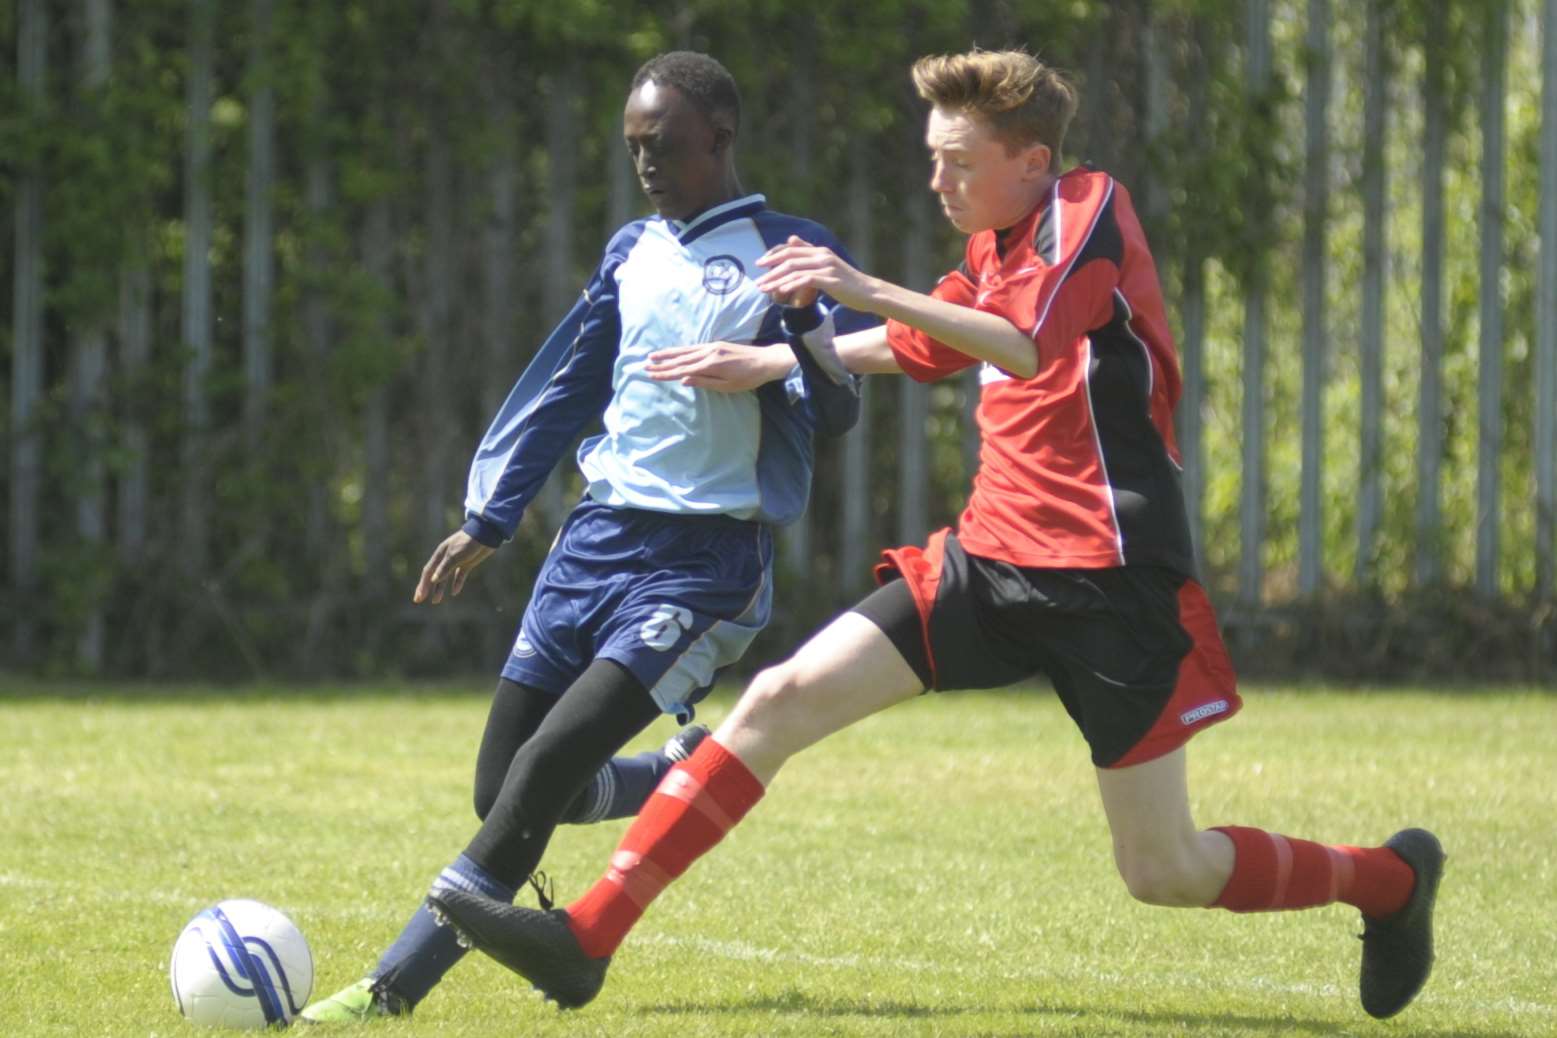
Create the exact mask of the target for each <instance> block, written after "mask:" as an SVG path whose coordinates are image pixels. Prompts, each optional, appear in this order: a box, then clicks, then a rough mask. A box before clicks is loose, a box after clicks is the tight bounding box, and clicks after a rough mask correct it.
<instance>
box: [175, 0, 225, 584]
mask: <svg viewBox="0 0 1557 1038" xmlns="http://www.w3.org/2000/svg"><path fill="white" fill-rule="evenodd" d="M215 15H216V10H215V3H214V0H190V7H189V36H190V40H189V81H188V84H187V96H188V109H189V112H188V117H189V125H188V128H187V130H186V131H185V134H186V135H185V145H184V146H185V153H184V289H183V294H184V300H183V319H182V328H181V334H182V338H183V342H184V349H185V351H186V359H185V363H184V423H183V430H182V435H183V444H182V448H181V452H180V453H181V457H182V460H183V465H182V471H181V472H180V473H179V476H180V480H181V487H180V489H181V499H182V523H181V528H182V533H181V537H180V544H179V550H178V552H177V554H178V557H179V559H180V562H181V565H182V566H183V570H184V573H185V575H186V576H189V577H191V578H194V579H199V578H200V577H201V576H202V575H203V574H204V571H205V567H206V554H207V539H208V529H207V526H208V518H207V505H208V493H209V489H210V483H211V480H210V463H209V460H208V455H209V444H208V442H207V438H208V436H209V435H210V405H209V402H208V398H207V389H206V386H207V382H208V380H209V379H210V374H211V263H210V252H211V233H212V232H211V176H210V173H211V62H212V49H213V43H212V37H213V34H214V25H213V22H214V19H215Z"/></svg>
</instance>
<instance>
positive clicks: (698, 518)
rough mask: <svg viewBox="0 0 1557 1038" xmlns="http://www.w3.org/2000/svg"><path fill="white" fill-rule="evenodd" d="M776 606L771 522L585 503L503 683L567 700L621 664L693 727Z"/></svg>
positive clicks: (567, 529)
mask: <svg viewBox="0 0 1557 1038" xmlns="http://www.w3.org/2000/svg"><path fill="white" fill-rule="evenodd" d="M772 610H773V536H772V532H771V531H770V530H769V528H768V527H767V525H765V524H763V523H758V522H751V521H748V520H743V519H734V518H731V517H730V516H725V515H679V514H670V513H664V512H647V511H641V510H638V509H631V508H614V507H611V506H609V505H602V504H600V503H598V502H596V501H591V500H588V499H586V500H585V501H583V502H582V503H581V504H580V505H579V506H578V507H577V508H575V509H574V510H573V512H572V514H571V515H569V516H568V518H567V521H566V522H564V523H563V524H562V529H561V531H560V532H559V533H558V534H557V543H556V544H554V545H553V546H552V549H551V554H549V555H548V556H547V557H546V562H545V563H544V564H543V565H542V566H541V572H540V574H539V576H537V577H536V579H535V590H534V592H533V593H532V594H531V596H530V604H529V607H528V608H527V609H526V610H525V613H524V619H523V620H522V621H521V622H520V624H519V635H518V637H517V638H516V639H515V640H514V647H513V651H512V652H511V653H510V654H509V657H508V661H507V663H506V664H505V665H504V666H503V677H505V678H508V679H509V680H510V681H516V682H519V683H520V684H524V685H529V686H531V687H532V688H538V689H540V690H541V691H543V692H551V693H553V694H555V695H559V696H560V695H561V694H562V693H563V692H565V691H566V690H567V688H568V686H569V685H571V684H572V683H573V682H574V681H575V680H576V679H577V678H578V676H579V675H580V674H582V673H583V672H584V669H585V668H586V667H588V666H589V664H590V663H592V662H593V661H595V660H597V659H602V658H604V659H610V660H615V661H616V662H618V663H620V664H621V665H622V666H624V667H626V668H627V669H628V670H630V671H632V673H633V676H634V677H636V678H637V679H638V680H639V681H641V682H642V683H643V685H644V687H645V688H647V689H648V690H649V693H650V694H651V695H652V696H653V697H654V701H655V702H656V703H658V704H659V707H660V709H661V710H663V711H665V712H666V713H668V714H675V715H677V716H678V717H680V718H682V719H683V723H685V721H686V720H688V719H690V718H691V716H692V706H693V704H694V703H696V702H697V701H698V700H700V699H702V698H703V696H705V695H707V694H708V690H709V688H711V687H712V686H713V683H714V677H715V675H716V674H717V672H718V671H719V669H720V668H722V667H726V666H729V665H730V664H731V663H734V662H735V661H736V660H738V659H740V658H741V655H742V654H743V653H745V651H746V649H747V647H748V646H749V645H751V642H752V639H753V638H755V637H756V636H757V633H758V632H759V631H761V630H762V628H763V627H764V626H766V625H767V622H768V618H769V616H770V615H771V614H772Z"/></svg>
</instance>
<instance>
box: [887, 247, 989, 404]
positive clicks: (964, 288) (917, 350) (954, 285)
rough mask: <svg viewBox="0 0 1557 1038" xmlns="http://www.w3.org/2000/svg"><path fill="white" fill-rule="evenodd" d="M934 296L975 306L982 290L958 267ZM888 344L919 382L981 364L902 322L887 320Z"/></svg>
mask: <svg viewBox="0 0 1557 1038" xmlns="http://www.w3.org/2000/svg"><path fill="white" fill-rule="evenodd" d="M930 295H931V296H932V297H933V298H935V299H940V300H943V301H944V302H948V303H955V304H957V305H958V306H972V305H973V304H974V300H975V298H976V297H977V295H978V291H977V289H975V288H974V287H973V282H972V281H969V280H968V278H967V275H965V274H963V273H962V271H960V270H954V271H952V272H951V273H950V274H947V275H946V276H945V277H943V278H941V280H940V282H939V283H938V284H937V285H936V286H935V288H934V289H932V290H931V292H930ZM887 345H888V346H890V347H891V348H892V355H893V356H894V357H895V358H896V359H897V362H898V365H899V366H900V367H901V368H902V369H903V372H904V373H905V374H907V375H908V377H909V378H911V379H914V380H915V381H916V382H935V381H937V380H938V379H943V378H945V377H946V376H948V375H955V374H956V373H957V372H959V371H962V370H963V369H964V368H970V367H972V366H973V365H975V364H977V363H978V360H977V359H976V358H973V357H970V356H968V355H967V354H966V353H959V352H958V351H957V350H954V349H952V348H951V347H950V346H947V345H946V344H944V343H942V342H938V341H937V340H935V339H932V338H930V336H928V335H926V334H925V333H924V332H922V331H920V330H919V329H918V328H915V327H913V326H911V325H907V324H904V323H902V322H901V321H892V320H889V321H887Z"/></svg>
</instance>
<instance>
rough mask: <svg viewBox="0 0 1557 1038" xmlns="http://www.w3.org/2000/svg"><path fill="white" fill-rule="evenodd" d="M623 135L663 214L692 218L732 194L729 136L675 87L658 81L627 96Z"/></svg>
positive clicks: (640, 176)
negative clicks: (729, 191)
mask: <svg viewBox="0 0 1557 1038" xmlns="http://www.w3.org/2000/svg"><path fill="white" fill-rule="evenodd" d="M622 136H623V138H624V139H625V140H626V142H627V154H628V155H629V156H630V157H631V158H632V160H633V168H634V169H635V170H636V171H637V173H638V182H639V183H640V184H641V185H642V186H643V191H644V193H645V194H646V195H648V196H649V201H650V202H653V203H654V208H655V209H657V210H658V211H659V214H660V215H661V216H664V217H666V218H667V219H671V220H687V219H690V218H691V217H693V216H696V215H697V214H698V213H700V212H702V211H703V210H704V209H707V208H709V207H710V206H713V205H717V204H718V203H720V202H722V201H725V200H726V198H725V196H726V195H727V194H728V180H729V178H728V176H727V173H728V169H729V155H730V137H731V134H730V133H729V131H728V130H725V129H722V128H720V127H716V126H715V125H714V124H713V123H712V122H711V121H710V120H709V119H708V118H707V117H706V116H704V115H703V113H702V112H699V111H698V110H697V108H696V107H695V106H694V105H693V104H692V102H691V101H688V100H687V98H686V96H685V95H684V94H682V92H681V91H679V90H677V89H676V88H675V87H670V86H660V85H658V84H656V83H654V82H653V81H650V82H647V83H645V84H643V86H641V87H639V88H638V89H637V90H635V91H633V92H632V94H631V95H629V96H628V98H627V109H626V111H625V112H623V113H622Z"/></svg>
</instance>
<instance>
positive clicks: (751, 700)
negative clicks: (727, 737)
mask: <svg viewBox="0 0 1557 1038" xmlns="http://www.w3.org/2000/svg"><path fill="white" fill-rule="evenodd" d="M798 688H799V680H798V677H797V674H796V672H795V668H794V666H793V665H792V664H791V663H790V662H788V661H786V662H784V663H779V664H776V665H774V666H772V667H766V668H764V669H763V670H761V671H759V672H758V673H757V676H756V677H754V678H752V680H751V684H749V685H747V686H746V693H745V695H743V696H741V706H742V708H743V710H742V712H743V713H744V714H746V715H747V716H748V717H750V718H751V719H752V720H753V721H761V722H769V723H771V722H772V721H774V720H777V719H781V718H782V717H783V716H784V714H785V713H786V712H787V711H788V710H789V709H790V707H791V706H792V705H793V703H794V699H795V693H796V691H797V690H798Z"/></svg>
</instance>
